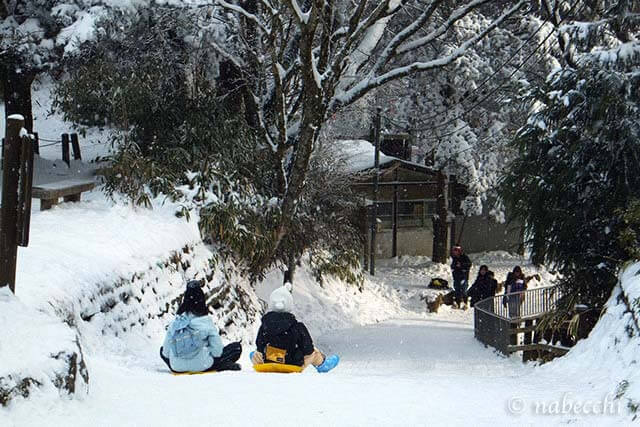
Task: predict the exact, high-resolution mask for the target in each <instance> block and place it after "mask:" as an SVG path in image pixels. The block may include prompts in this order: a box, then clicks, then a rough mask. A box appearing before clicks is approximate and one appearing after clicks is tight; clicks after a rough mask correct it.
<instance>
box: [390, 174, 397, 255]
mask: <svg viewBox="0 0 640 427" xmlns="http://www.w3.org/2000/svg"><path fill="white" fill-rule="evenodd" d="M393 180H394V182H398V169H396V170H395V171H394V179H393ZM391 256H392V257H394V258H395V257H397V256H398V184H393V211H392V236H391Z"/></svg>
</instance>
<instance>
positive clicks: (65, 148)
mask: <svg viewBox="0 0 640 427" xmlns="http://www.w3.org/2000/svg"><path fill="white" fill-rule="evenodd" d="M62 160H63V161H64V162H65V163H66V164H67V166H71V158H70V157H69V134H68V133H63V134H62Z"/></svg>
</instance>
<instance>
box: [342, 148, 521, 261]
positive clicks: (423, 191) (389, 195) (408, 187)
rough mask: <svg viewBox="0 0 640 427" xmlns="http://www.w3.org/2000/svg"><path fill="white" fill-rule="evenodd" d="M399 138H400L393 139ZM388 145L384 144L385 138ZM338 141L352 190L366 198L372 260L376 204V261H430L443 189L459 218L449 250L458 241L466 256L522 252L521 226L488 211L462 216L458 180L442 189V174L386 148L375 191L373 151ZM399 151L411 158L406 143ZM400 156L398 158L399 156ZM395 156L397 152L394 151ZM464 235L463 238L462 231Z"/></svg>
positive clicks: (450, 227)
mask: <svg viewBox="0 0 640 427" xmlns="http://www.w3.org/2000/svg"><path fill="white" fill-rule="evenodd" d="M393 138H395V139H396V140H397V139H399V138H402V135H393ZM383 141H384V140H383ZM338 143H339V144H340V145H341V147H342V148H343V151H344V152H345V161H346V163H347V167H348V169H349V171H350V172H352V173H353V176H354V184H353V185H354V187H355V188H356V191H357V192H358V193H359V194H360V195H362V205H363V209H366V215H363V218H366V224H363V227H362V230H363V233H366V236H367V245H366V248H365V249H364V251H365V254H366V255H367V256H365V259H368V258H369V257H368V255H369V253H368V252H369V248H370V247H371V245H370V239H371V235H372V233H371V224H372V221H373V210H374V209H373V206H374V201H375V202H377V203H376V206H377V207H376V216H377V221H376V233H375V234H376V238H375V243H376V244H375V253H376V257H377V258H391V257H395V256H402V255H410V256H425V257H432V255H433V248H434V221H433V217H434V215H435V214H436V203H437V198H438V196H439V195H440V194H441V192H442V191H445V192H446V193H447V194H446V196H447V197H446V200H447V202H448V210H449V211H450V212H452V213H454V215H455V219H454V220H453V221H451V222H450V223H449V224H448V226H447V228H448V230H447V234H446V236H447V238H446V242H445V243H444V244H445V245H446V247H447V253H448V248H449V247H450V246H451V245H453V244H454V243H457V240H458V239H460V243H461V244H462V245H463V246H464V247H465V250H466V251H467V252H482V251H487V250H507V251H512V252H515V251H516V250H518V249H520V246H521V242H522V236H521V227H520V226H519V225H509V224H499V223H497V222H495V221H494V220H493V219H491V217H490V215H488V213H486V214H485V215H481V216H473V217H466V218H465V217H463V215H462V212H461V211H460V209H459V206H460V202H461V201H462V199H463V198H464V197H465V196H466V193H465V188H464V186H462V185H460V184H456V183H455V181H453V182H452V183H447V184H446V186H445V187H444V188H442V187H441V186H439V185H438V182H437V175H438V171H436V170H434V169H432V168H430V167H428V166H425V165H422V164H419V163H415V162H412V161H411V160H410V158H409V159H402V158H399V157H396V156H391V155H389V154H388V152H389V150H388V148H390V147H389V146H388V145H387V146H386V147H385V144H384V143H383V144H382V148H384V149H385V151H387V153H385V152H383V151H382V150H381V153H380V162H379V170H380V173H379V176H378V191H377V193H375V191H374V188H375V182H374V181H375V180H374V177H375V173H374V171H375V168H374V156H375V148H374V146H373V144H371V143H370V142H369V141H366V140H341V141H338ZM391 147H394V148H397V149H398V150H397V151H396V150H394V151H396V152H398V151H399V152H400V153H405V155H407V154H408V155H409V156H410V148H407V144H398V143H397V142H396V143H395V144H393V145H392V146H391ZM409 147H410V145H409ZM400 153H398V154H400ZM394 154H395V153H394ZM462 230H463V233H462V234H460V231H462Z"/></svg>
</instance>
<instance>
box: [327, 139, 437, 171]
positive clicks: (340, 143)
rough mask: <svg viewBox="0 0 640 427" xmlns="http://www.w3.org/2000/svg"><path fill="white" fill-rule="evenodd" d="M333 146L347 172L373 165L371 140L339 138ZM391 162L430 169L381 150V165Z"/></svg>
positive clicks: (361, 169) (413, 167)
mask: <svg viewBox="0 0 640 427" xmlns="http://www.w3.org/2000/svg"><path fill="white" fill-rule="evenodd" d="M335 147H336V149H337V151H338V153H340V155H341V156H342V158H343V160H344V162H345V165H346V170H347V172H350V173H355V172H361V171H365V170H367V169H372V168H374V167H375V164H374V163H375V159H374V157H375V146H374V145H373V144H372V143H371V142H369V141H367V140H364V139H340V140H337V141H335ZM393 162H400V163H402V164H404V165H407V166H410V167H411V168H412V169H416V168H417V169H420V170H424V171H425V172H426V171H431V170H430V169H429V168H428V167H426V166H425V165H421V164H419V163H415V162H410V161H407V160H402V159H399V158H397V157H393V156H388V155H386V154H384V153H383V152H382V151H381V152H380V166H381V167H384V166H386V165H389V164H390V163H393Z"/></svg>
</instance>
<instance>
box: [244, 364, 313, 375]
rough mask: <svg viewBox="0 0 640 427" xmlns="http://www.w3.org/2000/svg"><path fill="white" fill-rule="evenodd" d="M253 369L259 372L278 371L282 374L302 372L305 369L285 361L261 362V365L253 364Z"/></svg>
mask: <svg viewBox="0 0 640 427" xmlns="http://www.w3.org/2000/svg"><path fill="white" fill-rule="evenodd" d="M253 369H255V370H256V371H257V372H278V373H281V374H291V373H294V372H298V373H299V372H302V370H303V369H304V368H303V367H302V366H298V365H286V364H284V363H261V364H259V365H253Z"/></svg>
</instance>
